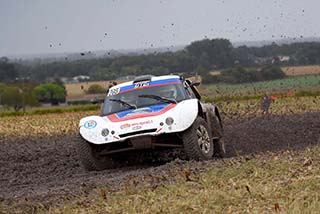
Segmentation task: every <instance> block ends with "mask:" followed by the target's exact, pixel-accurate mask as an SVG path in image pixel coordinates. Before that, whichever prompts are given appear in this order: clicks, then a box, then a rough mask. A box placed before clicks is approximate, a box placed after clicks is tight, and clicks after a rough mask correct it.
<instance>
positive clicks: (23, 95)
mask: <svg viewBox="0 0 320 214" xmlns="http://www.w3.org/2000/svg"><path fill="white" fill-rule="evenodd" d="M65 97H66V92H65V89H64V87H62V86H61V85H58V84H55V83H47V84H41V85H38V86H37V85H34V84H31V83H20V84H10V85H6V84H3V83H0V105H2V106H5V107H6V108H13V109H14V110H15V111H20V110H23V111H25V108H26V107H27V106H39V105H40V103H41V102H44V103H51V105H58V104H59V102H64V101H65Z"/></svg>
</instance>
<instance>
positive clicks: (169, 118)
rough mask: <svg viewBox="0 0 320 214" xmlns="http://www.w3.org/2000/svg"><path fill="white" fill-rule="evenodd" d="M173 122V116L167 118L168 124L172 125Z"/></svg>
mask: <svg viewBox="0 0 320 214" xmlns="http://www.w3.org/2000/svg"><path fill="white" fill-rule="evenodd" d="M173 122H174V120H173V118H172V117H167V119H166V124H167V125H168V126H171V125H172V124H173Z"/></svg>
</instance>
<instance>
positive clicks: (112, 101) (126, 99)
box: [102, 84, 188, 115]
mask: <svg viewBox="0 0 320 214" xmlns="http://www.w3.org/2000/svg"><path fill="white" fill-rule="evenodd" d="M187 98H188V95H187V94H186V91H185V89H184V87H183V86H182V85H181V84H172V85H166V86H155V87H150V88H143V89H137V90H133V91H129V92H125V93H120V94H116V95H113V96H108V97H106V99H105V101H104V104H103V108H102V115H109V114H113V113H116V112H120V111H125V110H128V109H135V108H141V107H146V106H151V105H157V104H164V103H177V102H180V101H182V100H185V99H187Z"/></svg>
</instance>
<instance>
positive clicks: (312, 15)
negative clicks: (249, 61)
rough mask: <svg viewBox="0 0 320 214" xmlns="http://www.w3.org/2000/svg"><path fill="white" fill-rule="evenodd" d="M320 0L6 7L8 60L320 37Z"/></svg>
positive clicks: (1, 42) (74, 1) (0, 40)
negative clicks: (214, 42)
mask: <svg viewBox="0 0 320 214" xmlns="http://www.w3.org/2000/svg"><path fill="white" fill-rule="evenodd" d="M319 9H320V1H319V0H304V1H302V0H193V1H191V0H0V56H9V55H17V54H19V55H20V54H38V53H58V52H78V51H94V50H108V49H136V48H139V49H140V48H141V49H142V48H148V47H167V46H171V45H181V44H189V43H190V42H191V41H194V40H200V39H203V38H205V37H208V38H218V37H219V38H228V39H230V40H231V41H252V40H271V39H281V38H283V37H291V38H293V37H301V36H303V37H319V36H320V21H319V20H320V12H319Z"/></svg>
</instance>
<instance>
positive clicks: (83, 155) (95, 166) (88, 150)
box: [77, 137, 114, 171]
mask: <svg viewBox="0 0 320 214" xmlns="http://www.w3.org/2000/svg"><path fill="white" fill-rule="evenodd" d="M77 144H78V155H79V158H80V160H81V163H82V165H83V166H84V168H85V169H86V170H88V171H99V170H104V169H108V168H113V167H114V162H113V160H112V159H111V158H110V157H107V156H100V155H99V152H98V147H99V146H98V145H94V144H91V143H89V142H87V141H86V140H84V139H83V138H82V137H79V142H77Z"/></svg>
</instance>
